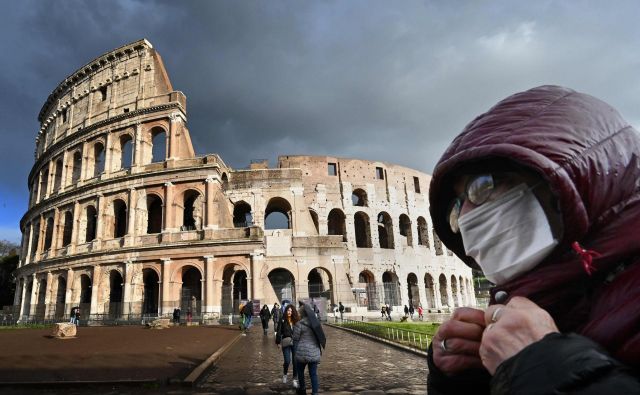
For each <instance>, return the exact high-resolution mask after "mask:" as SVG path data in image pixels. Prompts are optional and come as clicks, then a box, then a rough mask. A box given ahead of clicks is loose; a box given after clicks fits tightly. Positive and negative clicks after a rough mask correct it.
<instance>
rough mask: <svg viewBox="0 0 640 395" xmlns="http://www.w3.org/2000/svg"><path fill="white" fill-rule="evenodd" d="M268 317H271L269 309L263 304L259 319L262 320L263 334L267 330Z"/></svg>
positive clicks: (265, 333)
mask: <svg viewBox="0 0 640 395" xmlns="http://www.w3.org/2000/svg"><path fill="white" fill-rule="evenodd" d="M270 319H271V312H270V311H269V306H267V305H266V304H265V305H264V306H262V310H260V321H262V330H263V332H264V335H265V336H266V335H267V332H268V331H269V320H270Z"/></svg>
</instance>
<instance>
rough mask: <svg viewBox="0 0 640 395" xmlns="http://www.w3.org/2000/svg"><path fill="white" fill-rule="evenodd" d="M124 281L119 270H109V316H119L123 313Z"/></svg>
mask: <svg viewBox="0 0 640 395" xmlns="http://www.w3.org/2000/svg"><path fill="white" fill-rule="evenodd" d="M123 285H124V281H122V275H121V274H120V272H118V271H117V270H111V272H109V310H108V312H109V318H112V319H114V318H118V317H120V314H122V288H123Z"/></svg>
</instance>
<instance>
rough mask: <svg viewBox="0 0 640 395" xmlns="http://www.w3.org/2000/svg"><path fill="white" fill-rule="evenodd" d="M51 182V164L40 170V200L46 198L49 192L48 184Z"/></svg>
mask: <svg viewBox="0 0 640 395" xmlns="http://www.w3.org/2000/svg"><path fill="white" fill-rule="evenodd" d="M48 183H49V166H45V167H44V168H43V169H42V171H41V172H40V196H39V198H38V200H42V199H44V197H45V195H46V194H47V184H48Z"/></svg>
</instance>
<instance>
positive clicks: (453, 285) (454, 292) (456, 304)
mask: <svg viewBox="0 0 640 395" xmlns="http://www.w3.org/2000/svg"><path fill="white" fill-rule="evenodd" d="M458 296H460V294H459V293H458V280H457V279H456V276H455V275H453V274H452V275H451V299H453V306H454V307H459V306H460V303H459V302H458Z"/></svg>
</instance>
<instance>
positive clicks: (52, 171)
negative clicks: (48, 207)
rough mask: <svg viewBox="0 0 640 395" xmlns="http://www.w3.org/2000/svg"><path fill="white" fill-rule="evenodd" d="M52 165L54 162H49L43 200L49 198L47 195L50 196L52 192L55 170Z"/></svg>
mask: <svg viewBox="0 0 640 395" xmlns="http://www.w3.org/2000/svg"><path fill="white" fill-rule="evenodd" d="M54 164H55V162H54V161H53V160H52V161H50V162H49V167H48V168H47V173H48V176H47V185H46V190H45V191H46V192H45V198H46V197H49V195H51V192H53V184H55V174H56V173H55V169H54V167H55V166H54Z"/></svg>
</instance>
